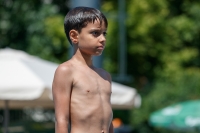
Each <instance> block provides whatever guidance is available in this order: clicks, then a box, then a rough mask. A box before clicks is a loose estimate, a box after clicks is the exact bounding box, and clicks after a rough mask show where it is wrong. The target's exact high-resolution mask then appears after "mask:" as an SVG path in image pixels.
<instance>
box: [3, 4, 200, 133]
mask: <svg viewBox="0 0 200 133" xmlns="http://www.w3.org/2000/svg"><path fill="white" fill-rule="evenodd" d="M76 1H77V0H76ZM74 2H75V1H70V0H28V1H26V0H0V48H1V49H3V48H12V49H16V50H22V51H25V52H27V53H29V54H30V55H34V56H38V57H40V58H42V59H44V60H48V61H51V62H54V63H58V64H59V63H62V62H64V61H66V60H68V59H69V58H70V56H71V54H70V48H71V46H70V44H69V42H68V41H67V39H66V36H65V34H64V27H63V22H64V17H65V15H66V13H67V12H68V11H69V10H70V9H71V8H72V7H74V6H76V4H77V3H76V2H75V3H74ZM85 4H87V3H86V2H85ZM88 4H89V3H88ZM92 4H93V5H92ZM92 4H91V2H90V5H91V6H94V7H96V8H99V9H100V10H101V11H102V12H103V13H104V14H105V16H106V17H107V19H108V23H109V25H108V31H107V32H108V34H107V44H106V49H105V51H104V53H103V55H102V56H101V57H100V59H97V62H98V63H99V64H98V63H97V64H98V65H99V66H102V67H103V68H104V69H105V70H107V71H108V72H110V73H111V75H112V78H113V81H115V82H119V83H121V84H124V85H127V86H130V87H134V88H136V89H137V92H138V93H139V94H140V95H141V97H142V104H141V106H140V107H139V108H134V107H133V108H131V109H114V118H117V120H118V121H117V123H118V125H116V127H119V125H122V124H123V125H126V126H127V128H126V129H128V128H129V129H130V128H131V132H132V133H168V132H171V133H182V132H188V133H198V132H200V130H199V125H200V119H199V120H198V121H197V122H196V123H197V125H195V127H194V126H193V127H194V129H193V130H190V131H188V130H181V129H180V130H179V129H177V128H173V129H171V128H166V127H162V126H160V127H159V126H154V125H153V124H152V123H151V121H150V116H151V115H152V113H153V112H155V111H157V110H160V109H162V108H165V107H167V106H170V105H173V104H176V103H179V102H184V101H189V100H198V99H200V1H197V0H118V1H116V0H97V1H95V2H94V1H93V2H92ZM0 69H1V66H0ZM0 74H1V73H0ZM0 82H1V81H0ZM198 106H200V104H198ZM193 111H195V110H193ZM9 113H10V118H9V125H23V127H21V126H20V127H19V126H16V127H15V128H10V131H9V132H15V133H21V132H23V133H25V132H27V133H28V132H29V133H35V132H41V133H53V132H54V117H52V116H53V115H54V110H53V109H42V108H32V109H30V108H24V109H11V110H10V111H9ZM199 113H200V111H199ZM39 115H40V116H43V118H41V117H37V116H39ZM3 116H4V109H3V108H1V109H0V128H1V129H2V130H0V133H1V132H2V133H3V125H4V124H3V123H4V117H3ZM33 116H35V117H33ZM196 117H197V116H196ZM37 118H38V119H37ZM118 118H119V119H120V121H119V119H118ZM199 118H200V116H199ZM115 120H116V119H115ZM119 123H120V124H119ZM22 128H23V130H22ZM176 129H177V130H176ZM127 132H128V131H127ZM116 133H117V131H116ZM121 133H122V132H121ZM124 133H125V131H124Z"/></svg>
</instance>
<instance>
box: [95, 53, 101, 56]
mask: <svg viewBox="0 0 200 133" xmlns="http://www.w3.org/2000/svg"><path fill="white" fill-rule="evenodd" d="M101 55H102V52H101V53H96V54H95V55H93V56H101Z"/></svg>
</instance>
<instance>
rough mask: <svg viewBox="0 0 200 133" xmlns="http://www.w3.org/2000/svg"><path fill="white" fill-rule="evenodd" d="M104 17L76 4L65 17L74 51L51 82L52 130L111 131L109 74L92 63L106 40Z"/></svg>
mask: <svg viewBox="0 0 200 133" xmlns="http://www.w3.org/2000/svg"><path fill="white" fill-rule="evenodd" d="M107 25H108V23H107V19H106V17H105V16H104V15H103V14H102V13H101V12H100V11H99V10H97V9H94V8H89V7H76V8H74V9H72V10H71V11H69V12H68V14H67V15H66V17H65V22H64V28H65V33H66V36H67V38H68V40H69V42H70V43H71V45H72V46H73V49H74V54H73V56H72V58H71V59H70V60H69V61H66V62H64V63H63V64H61V65H59V67H58V68H57V70H56V72H55V75H54V81H53V99H54V106H55V116H56V124H55V127H56V133H68V126H69V125H70V126H71V133H113V125H112V117H113V113H112V108H111V103H110V96H111V77H110V75H109V74H108V73H107V72H106V71H104V70H103V69H100V68H96V67H94V66H93V64H92V56H98V55H101V53H102V52H103V50H104V47H105V43H106V38H105V35H106V30H107Z"/></svg>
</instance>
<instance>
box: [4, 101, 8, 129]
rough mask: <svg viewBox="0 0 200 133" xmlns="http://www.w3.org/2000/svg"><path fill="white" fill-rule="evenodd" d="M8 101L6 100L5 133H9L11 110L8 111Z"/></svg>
mask: <svg viewBox="0 0 200 133" xmlns="http://www.w3.org/2000/svg"><path fill="white" fill-rule="evenodd" d="M8 103H9V102H8V100H5V108H4V133H8V124H9V110H8Z"/></svg>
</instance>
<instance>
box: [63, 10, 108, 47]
mask: <svg viewBox="0 0 200 133" xmlns="http://www.w3.org/2000/svg"><path fill="white" fill-rule="evenodd" d="M95 20H99V21H100V24H102V21H103V22H104V23H105V26H106V27H107V26H108V21H107V19H106V17H105V16H104V14H103V13H102V12H100V11H99V10H98V9H95V8H91V7H75V8H73V9H72V10H70V11H69V12H68V13H67V15H66V16H65V20H64V29H65V34H66V36H67V39H68V41H69V42H70V44H72V42H71V39H70V37H69V32H70V30H72V29H74V30H77V31H78V32H79V33H80V32H81V30H82V28H84V27H86V26H87V24H88V23H91V22H92V23H94V21H95Z"/></svg>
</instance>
